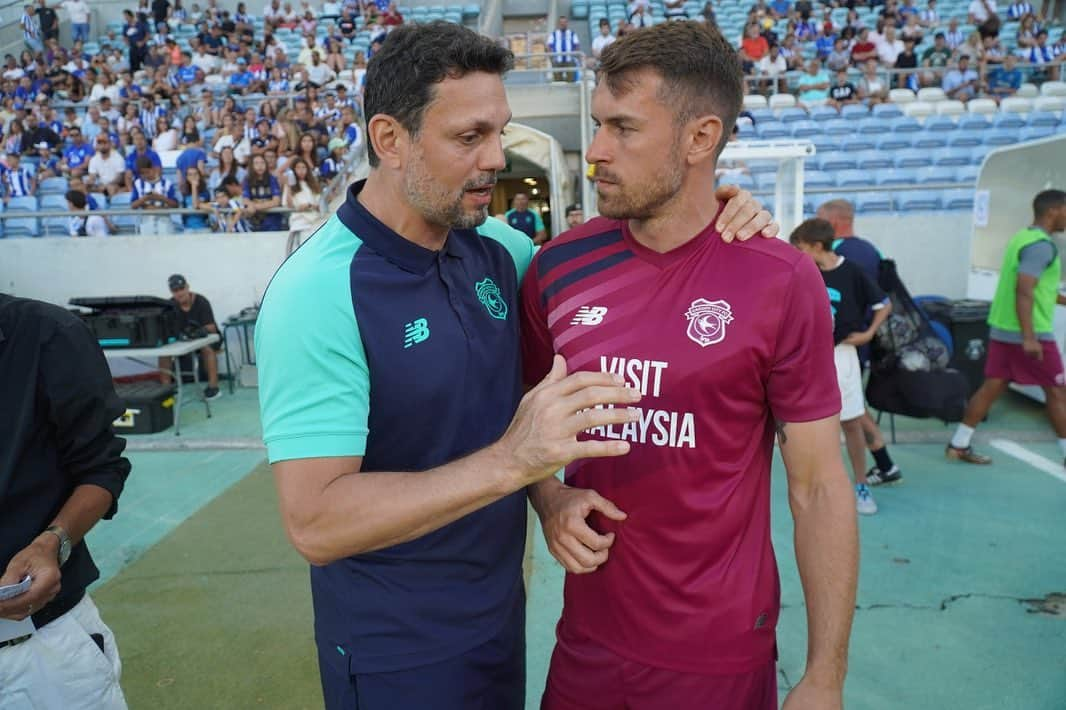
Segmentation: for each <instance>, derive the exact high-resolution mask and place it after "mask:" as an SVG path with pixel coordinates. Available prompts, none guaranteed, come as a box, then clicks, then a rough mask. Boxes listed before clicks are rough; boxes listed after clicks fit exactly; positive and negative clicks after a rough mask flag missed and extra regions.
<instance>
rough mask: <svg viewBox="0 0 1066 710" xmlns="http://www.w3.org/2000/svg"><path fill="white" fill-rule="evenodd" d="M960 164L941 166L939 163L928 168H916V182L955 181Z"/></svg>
mask: <svg viewBox="0 0 1066 710" xmlns="http://www.w3.org/2000/svg"><path fill="white" fill-rule="evenodd" d="M961 168H962V166H959V167H957V168H955V167H941V166H939V165H937V166H932V167H928V168H921V169H919V170H918V174H917V179H918V184H919V185H921V184H924V183H938V182H942V183H947V182H955V179H956V175H957V174H958V172H959V170H960V169H961Z"/></svg>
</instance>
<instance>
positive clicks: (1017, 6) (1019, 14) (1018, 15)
mask: <svg viewBox="0 0 1066 710" xmlns="http://www.w3.org/2000/svg"><path fill="white" fill-rule="evenodd" d="M1032 14H1033V5H1032V3H1030V2H1027V0H1015V2H1012V3H1011V4H1010V7H1008V8H1007V17H1008V18H1010V19H1011V21H1013V22H1019V21H1020V20H1021V19H1022V18H1024V17H1025V16H1026V15H1032Z"/></svg>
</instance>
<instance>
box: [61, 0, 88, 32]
mask: <svg viewBox="0 0 1066 710" xmlns="http://www.w3.org/2000/svg"><path fill="white" fill-rule="evenodd" d="M61 6H62V8H63V9H64V10H66V11H67V14H68V15H70V33H71V37H72V38H73V40H74V41H75V42H88V41H89V6H88V5H86V4H85V0H63V2H62V3H61Z"/></svg>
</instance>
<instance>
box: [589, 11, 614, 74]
mask: <svg viewBox="0 0 1066 710" xmlns="http://www.w3.org/2000/svg"><path fill="white" fill-rule="evenodd" d="M599 28H600V34H599V36H597V37H596V39H594V40H592V59H591V60H590V62H589V63H590V64H591V65H593V66H595V64H596V62H598V61H599V59H600V52H602V51H603V50H604V48H605V47H607V46H608V45H609V44H611V42H614V40H615V36H614V35H612V34H611V23H610V22H609V21H608V20H607V18H606V17H601V18H600V23H599Z"/></svg>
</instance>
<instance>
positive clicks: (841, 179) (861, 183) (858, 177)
mask: <svg viewBox="0 0 1066 710" xmlns="http://www.w3.org/2000/svg"><path fill="white" fill-rule="evenodd" d="M873 184H874V176H873V173H872V172H870V171H868V170H841V171H840V172H839V173H837V187H868V186H872V185H873Z"/></svg>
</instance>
